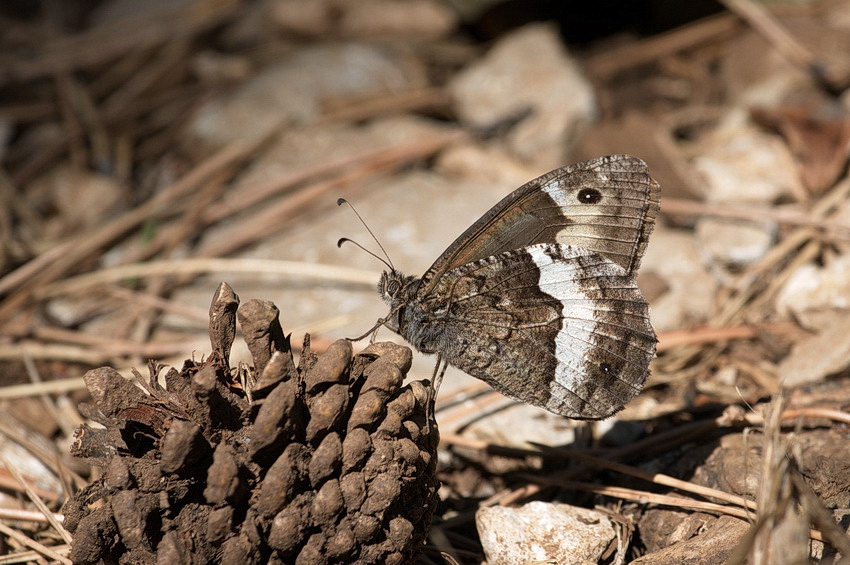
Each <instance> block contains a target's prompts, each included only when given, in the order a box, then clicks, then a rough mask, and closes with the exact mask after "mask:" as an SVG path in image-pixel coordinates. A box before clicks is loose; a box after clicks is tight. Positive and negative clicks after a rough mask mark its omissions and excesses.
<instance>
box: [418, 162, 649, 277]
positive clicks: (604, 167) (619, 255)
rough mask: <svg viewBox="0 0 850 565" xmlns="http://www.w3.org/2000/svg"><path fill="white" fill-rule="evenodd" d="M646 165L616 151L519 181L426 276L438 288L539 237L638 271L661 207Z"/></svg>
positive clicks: (629, 269) (538, 241)
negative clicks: (454, 273)
mask: <svg viewBox="0 0 850 565" xmlns="http://www.w3.org/2000/svg"><path fill="white" fill-rule="evenodd" d="M658 196H659V187H658V184H657V183H656V182H655V181H653V180H652V178H650V176H649V173H648V171H647V167H646V164H645V163H644V162H643V161H642V160H640V159H638V158H636V157H631V156H629V155H610V156H607V157H600V158H598V159H592V160H590V161H586V162H584V163H578V164H576V165H571V166H569V167H563V168H561V169H556V170H554V171H552V172H550V173H547V174H545V175H543V176H541V177H538V178H536V179H534V180H532V181H530V182H528V183H526V184H525V185H523V186H521V187H520V188H518V189H517V190H515V191H514V192H512V193H511V194H509V195H508V196H507V197H505V198H504V199H503V200H502V201H500V202H499V203H498V204H496V205H495V206H494V207H493V208H491V209H490V210H489V211H488V212H487V213H486V214H484V216H482V217H481V218H480V219H479V220H478V221H477V222H475V223H474V224H473V225H472V226H470V227H469V229H467V230H466V231H465V232H464V233H463V234H462V235H461V236H460V237H458V238H457V239H456V240H455V241H454V243H452V245H450V246H449V248H448V249H447V250H446V251H445V252H444V253H443V254H442V255H441V256H440V258H439V259H438V260H437V261H436V262H435V263H434V265H433V266H432V267H431V268H430V269H429V270H428V271H427V272H426V273H425V276H423V282H424V286H425V289H430V288H433V285H434V284H436V279H438V278H439V277H440V276H441V275H442V274H443V273H445V272H446V271H448V270H449V269H452V268H454V267H458V266H460V265H463V264H466V263H469V262H472V261H475V260H477V259H483V258H485V257H490V256H493V255H496V254H497V253H501V252H502V251H508V250H512V249H520V248H522V247H526V246H528V245H533V244H535V243H553V242H558V243H563V244H567V245H573V246H578V247H581V248H583V249H587V250H590V251H596V252H597V253H601V254H602V255H604V256H606V257H608V258H609V259H611V260H612V261H613V262H614V263H616V264H618V265H621V266H622V267H624V268H625V269H626V270H627V271H628V272H629V273H631V274H634V272H635V271H636V270H637V267H638V265H639V264H640V258H641V256H642V255H643V251H644V249H645V248H646V243H647V241H648V238H649V233H650V232H651V231H652V226H653V223H654V220H655V216H656V215H657V213H658Z"/></svg>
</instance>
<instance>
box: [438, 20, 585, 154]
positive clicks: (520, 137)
mask: <svg viewBox="0 0 850 565" xmlns="http://www.w3.org/2000/svg"><path fill="white" fill-rule="evenodd" d="M449 90H450V92H451V94H452V97H453V98H454V102H455V109H456V111H457V113H458V115H459V116H460V118H461V119H462V120H463V121H465V122H467V123H469V124H472V125H474V126H485V127H486V126H489V125H492V124H494V123H497V122H499V121H500V120H503V119H506V118H510V117H514V116H516V115H517V114H519V113H521V112H522V111H524V110H525V109H527V108H530V109H531V110H532V114H531V115H530V116H528V117H527V118H525V119H524V120H523V121H522V122H520V123H519V124H518V125H517V126H516V127H514V128H513V129H512V130H511V132H510V134H509V135H508V139H507V141H508V145H509V147H510V149H511V151H512V152H513V153H515V154H516V155H517V156H519V157H520V158H522V159H524V160H527V161H532V162H535V163H538V164H540V165H541V166H543V167H545V168H547V169H553V168H555V167H558V166H561V165H563V164H564V162H565V157H566V154H567V150H568V149H569V143H570V141H571V140H572V139H574V138H575V137H576V136H577V134H578V132H579V130H580V128H581V127H582V126H583V125H584V124H587V123H589V122H590V121H592V120H593V119H594V117H595V115H596V98H595V96H594V93H593V89H592V87H591V85H590V83H589V82H588V81H587V79H585V77H584V76H583V75H582V72H581V69H580V68H579V66H578V65H577V64H576V62H575V61H574V60H573V59H572V58H570V56H569V55H568V54H567V53H566V51H565V49H564V47H563V45H562V44H561V42H560V38H559V37H558V33H557V30H556V29H555V27H554V26H551V25H544V24H534V25H528V26H525V27H523V28H521V29H519V30H518V31H515V32H513V33H511V34H508V35H506V36H505V37H504V38H503V39H501V40H500V41H499V42H498V43H497V44H496V45H495V46H494V47H493V49H491V50H490V52H489V53H487V55H486V56H484V57H483V58H481V59H480V60H479V61H477V62H475V63H473V64H472V65H471V66H470V67H468V68H466V69H464V70H463V71H461V72H460V73H458V74H457V75H456V76H455V78H454V79H453V80H452V81H451V83H450V84H449Z"/></svg>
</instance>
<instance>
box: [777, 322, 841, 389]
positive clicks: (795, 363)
mask: <svg viewBox="0 0 850 565" xmlns="http://www.w3.org/2000/svg"><path fill="white" fill-rule="evenodd" d="M820 323H821V325H820V331H819V332H818V333H817V334H815V335H813V336H810V337H807V338H805V339H802V340H800V341H798V342H797V343H795V344H794V347H792V348H791V353H790V354H789V355H788V356H787V357H786V358H785V359H783V360H782V362H781V363H780V364H779V367H778V370H777V372H778V375H779V379H780V382H781V383H782V385H783V386H798V385H802V384H807V383H813V382H818V381H821V380H823V379H825V378H826V377H828V376H830V375H835V374H837V373H840V372H843V371H844V370H846V369H847V366H848V365H850V315H848V313H847V311H846V310H845V311H839V310H835V311H833V312H830V313H829V315H828V316H827V317H822V318H821V319H820Z"/></svg>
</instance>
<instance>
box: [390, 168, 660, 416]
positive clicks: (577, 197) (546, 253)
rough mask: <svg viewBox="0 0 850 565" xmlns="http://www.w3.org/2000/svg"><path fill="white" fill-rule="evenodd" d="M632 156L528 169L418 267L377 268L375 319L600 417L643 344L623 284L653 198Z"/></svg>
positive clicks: (634, 390)
mask: <svg viewBox="0 0 850 565" xmlns="http://www.w3.org/2000/svg"><path fill="white" fill-rule="evenodd" d="M659 194H660V185H659V184H658V183H657V182H655V181H654V180H653V179H652V178H651V177H650V176H649V172H648V169H647V166H646V163H644V162H643V161H642V160H640V159H638V158H636V157H631V156H629V155H611V156H607V157H600V158H597V159H592V160H590V161H585V162H583V163H577V164H575V165H571V166H567V167H563V168H560V169H556V170H554V171H551V172H549V173H547V174H545V175H543V176H541V177H538V178H536V179H534V180H532V181H530V182H528V183H526V184H525V185H523V186H521V187H520V188H518V189H516V190H515V191H514V192H512V193H511V194H509V195H508V196H507V197H505V198H504V199H503V200H502V201H501V202H499V203H498V204H496V205H495V206H494V207H493V208H492V209H490V211H488V212H487V213H486V214H484V215H483V216H482V217H481V218H480V219H479V220H478V221H476V222H475V223H474V224H472V225H471V226H470V227H469V228H468V229H467V230H466V231H465V232H464V233H463V234H461V236H460V237H458V238H457V239H456V240H455V241H454V243H452V244H451V245H450V246H449V247H448V249H446V250H445V251H444V252H443V254H442V255H440V257H439V258H438V259H437V260H436V261H435V262H434V264H433V265H432V266H431V268H429V269H428V270H427V271H426V272H425V274H424V275H422V277H420V278H417V277H412V276H405V275H404V274H402V273H401V272H399V271H398V270H396V269H395V268H392V267H390V268H389V270H387V271H384V272H383V274H382V275H381V278H380V282H379V283H378V290H379V292H380V294H381V296H382V297H383V299H384V300H385V301H386V302H387V304H388V305H389V307H390V313H389V315H388V316H387V317H386V318H384V319H382V320H380V321H379V323H382V324H383V325H385V326H387V327H389V328H390V329H391V330H393V331H394V332H396V333H398V334H399V335H401V336H402V337H404V339H406V340H407V341H408V342H409V343H410V344H412V345H413V346H414V347H415V348H416V349H417V350H419V351H421V352H424V353H436V354H438V356H439V357H438V362H437V365H438V367H439V366H440V363H441V362H442V363H448V364H449V365H452V366H454V367H457V368H458V369H460V370H462V371H464V372H466V373H468V374H469V375H472V376H473V377H477V378H479V379H481V380H483V381H485V382H487V383H488V384H489V385H490V386H492V387H493V388H494V389H496V390H498V391H499V392H501V393H503V394H504V395H506V396H508V397H510V398H513V399H515V400H519V401H522V402H527V403H529V404H533V405H535V406H538V407H541V408H544V409H546V410H549V411H550V412H553V413H555V414H560V415H563V416H567V417H570V418H576V419H592V420H595V419H601V418H606V417H608V416H610V415H611V414H613V413H615V412H617V411H618V410H620V409H622V407H623V406H624V405H625V403H626V402H628V401H629V400H630V399H631V398H633V397H634V396H635V395H636V394H638V393H639V392H640V391H641V389H642V387H643V384H644V382H645V381H646V378H647V376H648V375H649V363H650V360H651V359H652V358H653V356H654V354H655V346H656V342H657V340H656V336H655V332H654V331H653V329H652V325H651V324H650V320H649V307H648V305H647V302H646V300H644V298H643V296H642V295H641V293H640V290H639V289H638V287H637V284H636V283H635V274H636V272H637V269H638V266H639V265H640V261H641V257H642V256H643V253H644V250H645V249H646V245H647V242H648V240H649V235H650V233H651V232H652V229H653V226H654V223H655V217H656V215H657V213H658V209H659Z"/></svg>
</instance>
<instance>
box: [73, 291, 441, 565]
mask: <svg viewBox="0 0 850 565" xmlns="http://www.w3.org/2000/svg"><path fill="white" fill-rule="evenodd" d="M237 305H238V297H237V296H236V295H235V294H234V293H233V291H232V289H230V287H229V286H227V285H226V284H222V286H220V287H219V290H218V292H217V293H216V297H215V298H214V300H213V304H212V306H211V308H210V338H211V341H212V348H213V353H212V355H211V356H210V357H209V359H207V360H206V361H202V362H200V363H195V362H193V361H186V363H185V364H184V366H183V368H182V370H181V371H180V372H177V371H176V370H175V369H169V370H168V371H167V372H166V373H165V374H164V375H163V378H162V379H161V380H162V381H164V383H165V386H164V387H163V386H161V385H160V384H159V381H160V379H158V377H159V373H160V372H161V371H162V368H161V367H160V366H157V365H151V366H150V367H149V372H150V377H149V379H147V380H145V379H143V378H142V376H141V375H140V374H139V373H136V378H137V380H138V381H139V384H141V385H142V387H143V388H144V389H145V391H143V390H142V389H141V388H139V387H137V386H136V385H134V384H133V383H131V382H130V381H127V380H125V379H124V378H122V377H121V376H120V375H119V374H118V373H117V372H116V371H115V370H113V369H111V368H108V367H104V368H100V369H95V370H93V371H89V372H88V373H87V374H86V376H85V380H86V385H87V386H88V389H89V391H90V393H91V395H92V398H93V399H94V405H95V407H94V408H91V407H89V410H88V412H89V417H91V418H93V419H95V420H96V421H98V422H100V423H101V424H103V426H104V428H103V429H100V428H92V427H90V426H87V425H83V426H81V427H80V429H79V430H78V431H77V441H76V443H75V445H74V447H73V448H72V453H74V454H75V455H77V456H80V457H85V458H87V459H88V460H89V462H90V463H92V464H93V465H96V466H99V467H101V468H102V469H103V474H102V476H101V477H100V478H99V479H98V480H96V481H94V482H93V483H91V484H90V485H89V486H88V487H86V488H85V489H83V490H82V491H80V492H78V493H77V494H76V496H74V498H73V499H72V500H70V501H69V502H68V503H67V504H66V506H65V509H64V511H65V526H66V527H67V528H68V529H69V530H70V531H71V532H72V533H73V534H74V543H73V544H72V549H71V559H72V560H73V561H74V562H75V563H134V564H135V563H155V562H156V563H163V562H172V563H243V564H246V565H250V564H253V563H267V562H268V563H297V564H299V565H301V564H303V565H307V564H314V563H316V564H324V563H406V562H410V561H411V560H412V559H413V557H414V555H415V554H416V552H417V551H418V550H419V548H421V546H422V543H423V541H424V539H425V536H426V534H427V530H428V527H429V525H430V520H431V515H432V513H433V511H434V506H435V503H436V492H437V482H436V477H435V468H436V457H435V453H436V445H437V431H436V424H435V422H434V421H433V419H432V418H429V416H428V415H430V414H432V411H431V409H430V407H429V402H430V399H429V394H428V390H427V388H426V385H424V384H423V383H422V382H419V381H414V382H411V383H410V384H408V385H406V386H402V381H403V379H404V376H405V374H406V372H407V370H408V369H409V368H410V362H411V352H410V349H408V348H405V347H401V346H398V345H395V344H391V343H376V344H373V345H371V346H369V347H368V348H366V349H365V350H364V351H363V352H361V353H359V354H357V355H356V356H354V357H353V358H352V350H351V344H350V342H348V341H346V340H340V341H337V342H334V343H333V344H331V346H330V347H329V348H328V350H327V351H326V352H325V353H323V354H321V355H315V354H313V353H311V352H310V349H309V337H306V338H305V346H304V349H303V351H302V354H301V358H300V362H299V365H298V367H297V368H296V366H295V364H294V362H293V357H292V353H291V350H290V347H289V339H288V337H286V336H284V334H283V331H282V330H281V327H280V323H279V321H278V311H277V308H276V307H275V306H274V305H273V304H271V303H270V302H265V301H249V302H247V303H246V304H245V305H243V306H242V307H241V308H240V309H239V311H238V314H239V321H240V324H241V326H242V329H243V333H244V335H245V340H246V341H247V343H248V346H249V349H250V351H251V354H252V356H253V359H254V367H253V368H245V367H240V368H239V369H238V370H236V371H233V370H231V369H230V367H229V362H228V358H229V354H230V347H231V345H232V343H233V337H234V335H235V327H236V326H235V324H236V307H237ZM234 373H235V374H236V375H237V376H238V377H239V379H238V382H234V379H233V375H234ZM240 383H241V384H240Z"/></svg>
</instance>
